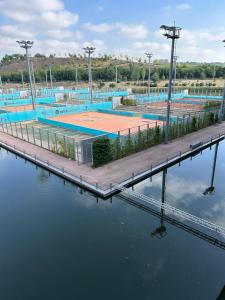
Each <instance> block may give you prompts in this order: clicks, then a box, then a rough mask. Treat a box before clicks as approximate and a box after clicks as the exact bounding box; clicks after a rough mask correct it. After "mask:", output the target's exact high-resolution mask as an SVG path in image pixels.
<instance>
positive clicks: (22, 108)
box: [0, 104, 43, 112]
mask: <svg viewBox="0 0 225 300" xmlns="http://www.w3.org/2000/svg"><path fill="white" fill-rule="evenodd" d="M37 106H38V105H36V107H37ZM42 107H43V105H42ZM0 109H2V110H6V111H10V112H17V111H25V110H33V106H32V105H31V104H29V105H19V106H4V107H0Z"/></svg>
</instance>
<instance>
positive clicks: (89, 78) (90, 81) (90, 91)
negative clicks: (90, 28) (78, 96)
mask: <svg viewBox="0 0 225 300" xmlns="http://www.w3.org/2000/svg"><path fill="white" fill-rule="evenodd" d="M83 49H84V51H85V53H86V54H87V55H88V81H89V95H90V101H91V103H92V71H91V54H93V53H94V51H95V49H96V48H94V47H85V48H83Z"/></svg>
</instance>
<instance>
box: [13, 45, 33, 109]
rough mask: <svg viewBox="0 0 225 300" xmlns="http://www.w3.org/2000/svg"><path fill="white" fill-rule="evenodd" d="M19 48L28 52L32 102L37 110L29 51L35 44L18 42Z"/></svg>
mask: <svg viewBox="0 0 225 300" xmlns="http://www.w3.org/2000/svg"><path fill="white" fill-rule="evenodd" d="M17 43H18V44H19V46H20V47H21V48H23V49H25V51H26V59H27V70H28V75H29V82H30V91H31V100H32V107H33V110H35V104H34V102H35V99H34V90H33V82H32V76H31V66H30V57H29V51H28V50H29V49H30V48H31V47H32V46H33V44H34V42H32V41H17Z"/></svg>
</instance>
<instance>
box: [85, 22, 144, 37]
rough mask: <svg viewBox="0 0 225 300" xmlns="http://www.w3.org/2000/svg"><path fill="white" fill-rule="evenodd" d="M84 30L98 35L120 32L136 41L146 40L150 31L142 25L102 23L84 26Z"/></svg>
mask: <svg viewBox="0 0 225 300" xmlns="http://www.w3.org/2000/svg"><path fill="white" fill-rule="evenodd" d="M83 28H85V29H86V30H89V31H92V32H96V33H106V32H109V31H112V30H118V32H119V33H120V34H122V35H124V36H126V37H129V38H135V39H144V38H146V37H147V35H148V29H147V27H146V26H145V25H142V24H137V25H134V24H124V23H100V24H92V23H90V22H88V23H85V24H83Z"/></svg>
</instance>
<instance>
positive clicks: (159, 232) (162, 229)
mask: <svg viewBox="0 0 225 300" xmlns="http://www.w3.org/2000/svg"><path fill="white" fill-rule="evenodd" d="M166 176H167V169H165V170H163V175H162V204H164V203H165V198H166ZM164 215H165V210H164V208H161V212H160V226H159V227H157V228H156V229H155V230H154V231H152V233H151V236H152V237H154V236H155V237H157V238H160V239H161V238H163V237H165V236H166V235H167V230H166V226H165V225H164Z"/></svg>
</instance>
